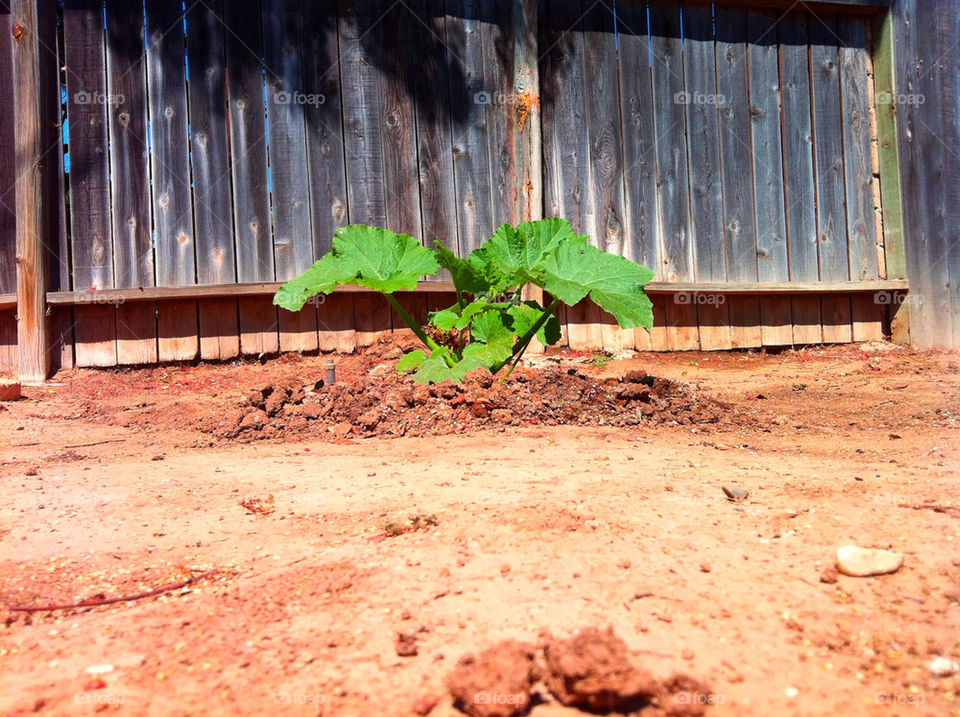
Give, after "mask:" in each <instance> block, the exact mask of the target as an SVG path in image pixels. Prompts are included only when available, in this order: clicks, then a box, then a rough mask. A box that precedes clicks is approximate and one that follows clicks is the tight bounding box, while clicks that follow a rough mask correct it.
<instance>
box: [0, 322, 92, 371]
mask: <svg viewBox="0 0 960 717" xmlns="http://www.w3.org/2000/svg"><path fill="white" fill-rule="evenodd" d="M51 314H52V315H51V317H50V350H51V352H53V355H52V357H51V358H52V361H51V364H52V366H51V368H52V370H53V372H54V373H55V372H56V371H59V370H61V369H71V368H73V367H74V366H75V365H76V362H75V360H74V356H73V343H74V339H73V327H74V325H75V324H74V320H73V307H72V306H61V307H58V308H55V309H54V310H53V311H52V312H51ZM2 350H3V349H2V348H0V352H2ZM0 366H2V359H0Z"/></svg>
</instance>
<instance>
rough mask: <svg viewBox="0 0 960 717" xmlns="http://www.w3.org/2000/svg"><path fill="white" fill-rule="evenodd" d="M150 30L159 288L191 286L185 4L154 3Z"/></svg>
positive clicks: (192, 245) (150, 109) (173, 1)
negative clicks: (182, 29)
mask: <svg viewBox="0 0 960 717" xmlns="http://www.w3.org/2000/svg"><path fill="white" fill-rule="evenodd" d="M146 25H147V27H146V36H147V86H148V88H149V103H148V117H149V121H150V133H151V136H152V138H153V142H152V145H151V152H150V167H151V178H152V188H153V221H154V226H153V234H154V245H155V247H156V274H157V285H158V286H185V285H187V284H195V283H196V281H197V270H196V257H195V251H196V245H195V241H194V232H193V197H192V195H191V181H192V179H191V176H190V142H189V135H188V126H189V117H188V114H187V90H186V64H185V63H184V35H183V32H182V31H181V29H180V28H181V27H182V26H183V12H182V7H181V4H180V0H150V2H148V3H147V4H146ZM121 181H123V180H122V179H121Z"/></svg>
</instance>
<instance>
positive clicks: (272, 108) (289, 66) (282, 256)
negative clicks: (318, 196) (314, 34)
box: [263, 0, 320, 280]
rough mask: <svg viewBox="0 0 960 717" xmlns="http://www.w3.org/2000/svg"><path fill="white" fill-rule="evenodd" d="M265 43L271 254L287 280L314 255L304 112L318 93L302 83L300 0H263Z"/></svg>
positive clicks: (277, 267) (302, 268) (307, 110)
mask: <svg viewBox="0 0 960 717" xmlns="http://www.w3.org/2000/svg"><path fill="white" fill-rule="evenodd" d="M263 45H264V47H263V53H264V63H265V67H266V98H267V126H268V128H269V147H268V154H269V156H270V182H271V196H272V198H273V207H272V208H273V212H272V216H273V256H274V265H275V270H276V278H277V279H281V280H286V279H290V278H293V277H294V276H296V275H297V274H300V273H301V272H303V271H305V270H306V269H307V268H308V267H309V266H310V265H311V264H312V263H313V261H314V256H313V241H312V239H311V237H310V226H311V225H310V191H309V186H310V185H309V177H308V174H307V153H306V149H307V140H306V128H305V124H304V123H305V117H304V115H305V114H306V113H309V112H311V111H312V107H313V105H314V104H315V103H319V101H320V98H319V94H317V93H312V92H311V93H308V92H307V91H306V90H305V88H304V83H303V74H302V71H301V49H302V45H301V41H300V8H299V0H273V1H272V2H266V3H263ZM317 258H319V257H317Z"/></svg>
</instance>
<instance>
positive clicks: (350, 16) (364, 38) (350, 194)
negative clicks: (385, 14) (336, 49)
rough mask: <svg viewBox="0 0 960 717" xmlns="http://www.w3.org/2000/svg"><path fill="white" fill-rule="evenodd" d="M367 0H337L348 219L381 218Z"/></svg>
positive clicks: (375, 54)
mask: <svg viewBox="0 0 960 717" xmlns="http://www.w3.org/2000/svg"><path fill="white" fill-rule="evenodd" d="M380 12H381V11H380V10H378V9H377V7H376V4H375V3H374V1H373V0H340V4H339V23H340V78H341V83H342V84H341V92H342V94H343V129H344V136H343V141H344V148H345V153H346V158H347V159H346V161H347V199H348V207H349V213H350V222H351V223H352V224H376V225H379V226H383V225H385V224H386V223H387V209H386V196H385V195H386V190H385V188H384V183H383V142H382V138H381V135H380V117H381V116H382V109H381V106H380V80H381V78H380V74H379V71H378V69H377V68H378V67H379V52H380V49H379V42H378V40H377V38H380V37H382V33H380V32H378V31H377V29H376V27H375V26H374V24H375V23H376V21H377V18H378V17H379V16H380Z"/></svg>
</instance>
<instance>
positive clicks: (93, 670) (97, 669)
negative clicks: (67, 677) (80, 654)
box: [84, 665, 113, 675]
mask: <svg viewBox="0 0 960 717" xmlns="http://www.w3.org/2000/svg"><path fill="white" fill-rule="evenodd" d="M84 672H86V673H87V674H88V675H105V674H107V673H108V672H113V665H91V666H90V667H88V668H87V669H85V670H84Z"/></svg>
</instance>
